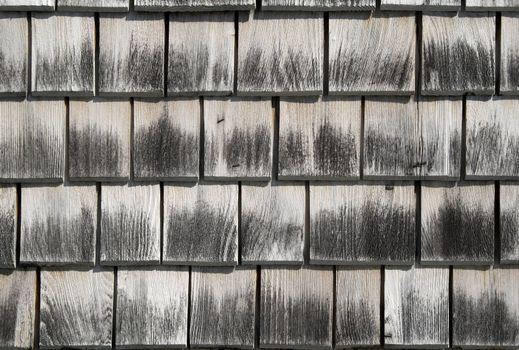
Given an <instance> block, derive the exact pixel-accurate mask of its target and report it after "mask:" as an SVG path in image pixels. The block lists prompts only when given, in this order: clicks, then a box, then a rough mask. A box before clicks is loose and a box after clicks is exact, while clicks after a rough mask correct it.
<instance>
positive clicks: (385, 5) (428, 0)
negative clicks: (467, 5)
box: [380, 0, 461, 11]
mask: <svg viewBox="0 0 519 350" xmlns="http://www.w3.org/2000/svg"><path fill="white" fill-rule="evenodd" d="M460 8H461V0H381V2H380V9H381V10H408V11H458V10H459V9H460Z"/></svg>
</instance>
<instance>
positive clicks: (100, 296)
mask: <svg viewBox="0 0 519 350" xmlns="http://www.w3.org/2000/svg"><path fill="white" fill-rule="evenodd" d="M113 297H114V273H113V271H112V270H42V271H41V306H40V348H41V349H56V348H63V347H82V348H101V349H110V348H111V345H112V318H113Z"/></svg>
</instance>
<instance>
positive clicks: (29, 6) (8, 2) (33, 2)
mask: <svg viewBox="0 0 519 350" xmlns="http://www.w3.org/2000/svg"><path fill="white" fill-rule="evenodd" d="M55 3H56V0H0V11H54V5H55Z"/></svg>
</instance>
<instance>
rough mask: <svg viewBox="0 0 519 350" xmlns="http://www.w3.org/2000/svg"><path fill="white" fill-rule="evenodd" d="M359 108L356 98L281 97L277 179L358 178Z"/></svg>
mask: <svg viewBox="0 0 519 350" xmlns="http://www.w3.org/2000/svg"><path fill="white" fill-rule="evenodd" d="M361 107H362V106H361V100H360V98H357V97H354V98H342V97H320V98H313V97H299V98H282V99H281V101H280V107H279V108H280V112H279V157H278V178H279V179H283V180H285V179H294V180H307V179H316V180H332V179H341V180H352V179H358V178H359V177H360V140H361V135H360V134H361V113H362V111H361V109H362V108H361Z"/></svg>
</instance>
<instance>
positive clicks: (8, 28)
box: [0, 8, 29, 95]
mask: <svg viewBox="0 0 519 350" xmlns="http://www.w3.org/2000/svg"><path fill="white" fill-rule="evenodd" d="M0 10H1V8H0ZM28 31H29V30H28V22H27V14H26V13H24V12H19V13H13V12H0V94H2V95H24V94H25V91H26V90H27V66H28V64H27V41H28Z"/></svg>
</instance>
